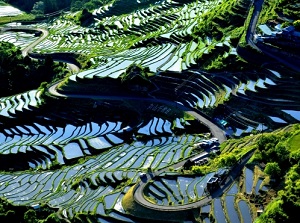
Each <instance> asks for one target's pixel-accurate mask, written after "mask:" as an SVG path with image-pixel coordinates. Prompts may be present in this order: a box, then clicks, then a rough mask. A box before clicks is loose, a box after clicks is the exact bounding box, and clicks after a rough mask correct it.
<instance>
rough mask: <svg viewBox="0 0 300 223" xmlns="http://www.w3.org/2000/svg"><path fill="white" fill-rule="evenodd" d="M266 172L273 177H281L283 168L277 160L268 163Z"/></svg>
mask: <svg viewBox="0 0 300 223" xmlns="http://www.w3.org/2000/svg"><path fill="white" fill-rule="evenodd" d="M264 172H265V173H266V174H268V175H270V176H271V177H279V176H280V173H281V169H280V167H279V165H278V163H277V162H272V163H267V165H266V167H265V170H264Z"/></svg>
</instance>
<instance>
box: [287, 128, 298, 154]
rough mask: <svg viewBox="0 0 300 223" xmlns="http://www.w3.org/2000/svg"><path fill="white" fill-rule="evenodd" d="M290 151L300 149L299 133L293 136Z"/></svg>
mask: <svg viewBox="0 0 300 223" xmlns="http://www.w3.org/2000/svg"><path fill="white" fill-rule="evenodd" d="M289 143H290V148H291V149H290V150H291V152H292V151H296V150H298V149H299V148H300V132H298V133H297V134H296V135H294V136H293V137H292V138H291V139H290V141H289Z"/></svg>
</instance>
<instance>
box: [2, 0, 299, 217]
mask: <svg viewBox="0 0 300 223" xmlns="http://www.w3.org/2000/svg"><path fill="white" fill-rule="evenodd" d="M270 4H271V3H270ZM251 7H253V6H252V1H250V0H238V1H233V0H232V1H231V0H230V1H222V0H206V1H204V0H197V1H194V0H162V1H130V3H128V1H125V0H118V1H114V2H110V3H109V4H107V5H104V6H102V7H100V8H98V9H94V10H93V11H90V12H87V11H86V10H85V11H83V12H75V13H71V12H66V13H63V14H61V15H60V16H59V17H57V18H54V19H48V20H47V21H44V22H40V23H36V24H31V25H28V24H27V25H25V24H23V25H21V24H15V23H10V24H7V25H6V26H5V27H4V29H1V31H0V40H1V41H6V42H10V43H13V44H15V45H16V46H19V47H20V48H21V49H22V50H24V49H26V48H31V44H32V43H34V42H36V41H37V40H38V39H40V37H39V33H35V35H33V34H28V33H27V32H26V30H31V31H32V30H47V31H48V32H45V33H49V35H48V36H47V37H46V38H45V39H44V40H43V41H41V42H39V43H38V44H37V45H36V46H34V47H33V49H30V53H29V56H34V57H35V58H39V59H42V58H43V55H44V54H47V55H50V56H53V55H55V56H56V57H54V56H53V58H54V59H56V60H58V61H59V62H61V63H67V64H68V67H69V69H70V71H71V73H72V74H71V75H70V76H68V77H65V79H64V80H59V81H58V82H57V81H56V82H51V83H47V84H45V83H44V84H42V85H41V87H40V88H39V89H32V90H30V91H27V92H23V93H20V94H16V95H11V96H8V97H3V98H1V99H0V161H1V162H0V170H1V171H2V172H1V174H0V197H1V198H3V199H5V200H6V201H8V202H9V203H10V204H12V205H14V206H18V207H21V209H20V210H19V209H16V215H15V216H20V219H17V221H18V222H20V221H22V219H23V216H25V215H26V216H27V215H28V213H29V212H30V211H31V209H39V210H40V212H36V216H35V218H36V222H37V220H45V221H46V222H47V221H49V222H50V221H51V220H53V219H51V218H54V220H55V221H57V222H145V220H144V219H143V217H142V214H141V213H145V214H146V215H147V214H148V216H147V217H145V218H146V219H148V221H149V222H151V220H149V216H151V214H153V213H156V212H155V211H154V212H151V211H153V210H152V209H151V208H149V207H148V208H147V207H146V208H145V207H140V208H141V209H136V210H137V211H138V210H141V211H140V214H139V215H134V213H128V209H126V210H125V209H124V207H123V206H124V203H123V202H124V200H126V199H123V198H124V197H125V198H128V197H127V196H129V195H130V194H131V193H133V192H132V191H133V189H134V188H135V187H134V186H135V185H138V183H139V182H141V181H143V180H145V184H146V186H145V190H144V191H143V194H142V196H143V197H144V198H145V199H146V200H147V201H148V202H149V203H151V204H152V205H154V206H155V207H156V208H157V209H159V208H162V207H163V208H168V207H184V206H185V205H193V204H194V203H195V202H201V201H203V203H204V202H205V201H208V199H210V200H209V201H208V202H206V203H205V204H203V205H202V206H201V207H196V208H195V207H193V211H194V212H191V213H192V214H191V213H190V212H189V216H188V217H187V218H186V219H188V220H190V221H193V222H212V221H217V222H252V221H254V219H256V218H257V215H256V212H255V210H256V209H257V208H258V207H257V204H259V205H262V206H264V207H265V206H266V205H267V203H268V202H270V197H269V196H271V195H272V192H273V190H270V185H269V182H268V180H269V178H268V176H267V175H266V174H263V170H262V169H263V165H262V163H260V162H263V161H262V160H259V157H260V156H261V157H262V156H266V157H267V158H268V159H269V157H270V156H269V153H268V152H261V153H262V154H260V153H259V149H261V150H263V149H262V148H263V147H262V146H261V147H260V145H259V144H258V145H257V144H254V143H257V142H259V140H261V138H263V137H261V135H263V134H266V133H265V132H270V131H272V130H273V129H276V128H279V127H284V126H287V125H288V124H293V123H298V122H299V120H300V100H299V99H300V98H299V72H298V71H297V70H293V69H291V67H288V66H286V65H284V64H281V63H279V62H278V61H274V60H273V59H274V58H273V59H272V58H269V57H268V56H267V54H266V55H263V56H262V55H261V54H260V53H258V52H255V53H254V52H253V49H252V50H250V49H248V48H247V47H244V46H243V44H239V43H240V42H243V43H244V42H245V40H244V39H243V38H244V37H245V31H246V28H247V26H248V25H249V18H250V17H251V15H252V14H251V13H252V12H253V8H251ZM85 13H87V14H88V16H89V18H88V20H89V21H88V22H86V23H85V22H84V18H85V17H84V16H85ZM248 13H249V15H248ZM82 21H83V22H82ZM14 26H17V27H18V28H21V29H19V30H18V29H16V30H14V31H12V30H11V27H14ZM7 28H9V29H10V30H9V31H8V29H7ZM256 31H257V32H258V29H257V30H256ZM36 43H37V42H36ZM238 52H239V53H241V54H243V59H242V58H241V57H240V56H239V54H238ZM245 52H246V53H245ZM70 55H72V56H73V57H72V58H71V60H70ZM245 55H246V56H245ZM57 58H58V59H57ZM74 58H76V59H78V61H77V62H76V63H74ZM72 63H73V64H72ZM77 65H80V69H81V70H80V71H79V72H77V71H78V69H79V67H77ZM74 67H75V68H74ZM41 75H43V74H41ZM46 85H47V86H46ZM295 128H296V127H295ZM295 131H296V130H295ZM258 133H261V135H259V134H258ZM216 134H217V135H216ZM251 134H254V136H253V137H252V138H246V139H244V140H241V141H234V140H232V141H227V142H225V143H224V144H222V145H221V149H220V148H219V147H218V146H219V144H218V143H219V142H218V140H217V139H211V138H214V137H218V136H221V137H222V138H221V137H219V141H220V142H222V141H223V139H224V138H225V136H224V135H226V136H227V137H228V138H239V137H241V136H245V135H251ZM288 134H290V133H288ZM288 134H287V135H288ZM280 137H281V138H282V139H285V138H284V137H286V135H280ZM295 137H296V136H295ZM209 139H211V140H214V142H215V143H214V145H215V147H214V149H211V148H210V147H209V148H202V147H201V146H199V145H203V144H208V142H209V143H211V141H209ZM272 142H273V141H272ZM295 142H296V143H295ZM276 143H277V141H276ZM294 144H297V141H294ZM209 145H210V146H211V144H209ZM275 146H277V144H276V145H275V144H274V147H275ZM294 147H296V146H295V145H294ZM257 148H259V149H258V150H256V149H257ZM276 148H277V147H276ZM267 149H270V148H269V147H267ZM295 150H297V149H295ZM254 151H256V153H255V155H254V156H253V157H252V159H250V163H251V165H249V164H248V165H246V167H243V166H242V167H243V170H242V173H241V177H238V178H237V179H236V181H235V182H234V183H233V185H227V186H226V188H225V189H226V190H225V189H224V190H225V193H224V194H223V195H222V196H218V197H211V198H209V197H208V191H207V189H206V185H207V181H208V180H209V179H210V178H211V177H212V176H213V175H215V174H216V173H217V171H218V169H219V168H220V167H221V166H224V164H228V163H229V161H228V160H229V158H228V157H230V156H231V157H230V158H232V156H234V158H235V159H234V160H235V161H238V159H240V160H241V159H242V158H243V157H245V156H247V155H249V154H250V155H251V154H252V152H254ZM280 151H281V150H280ZM203 153H205V156H207V162H208V163H207V164H208V165H206V164H204V165H203V166H201V167H195V165H194V168H191V169H190V170H183V169H182V168H181V167H182V166H183V165H185V163H186V162H187V161H188V160H189V159H191V160H193V159H195V157H197V156H202V155H203ZM209 153H211V154H209ZM214 153H215V154H214ZM220 153H221V155H220V156H219V155H218V154H220ZM270 154H271V152H270ZM250 155H249V158H250ZM224 157H225V158H224ZM291 159H292V158H291ZM227 161H228V162H227ZM245 162H246V161H245ZM268 162H269V160H268ZM196 164H199V162H198V163H196ZM233 164H235V163H233ZM282 167H283V166H281V168H282ZM210 168H211V169H210ZM197 170H198V172H197ZM207 170H210V171H209V172H208V171H207ZM185 171H186V172H185ZM193 171H194V172H193ZM195 173H196V174H195ZM156 174H157V175H156ZM143 176H146V177H145V178H143ZM227 187H228V188H227ZM128 194H129V195H128ZM132 199H133V198H132ZM129 200H130V199H129ZM130 201H132V200H130ZM262 201H263V202H265V203H263V202H262ZM1 202H2V201H1ZM134 202H136V201H132V203H134ZM129 203H130V202H129ZM134 204H135V203H134ZM22 208H24V209H22ZM129 209H130V208H129ZM154 210H155V208H154ZM148 211H149V212H148ZM4 212H5V211H4ZM45 212H46V214H45ZM7 213H8V210H6V212H5V213H4V214H6V215H5V216H6V220H7V219H8V218H9V214H7ZM26 213H27V214H26ZM39 213H40V214H39ZM52 213H54V214H52ZM165 214H166V213H165ZM1 216H2V215H1ZM159 217H160V216H159V215H157V216H156V217H155V219H159V220H161V221H163V222H164V221H167V220H168V221H171V222H172V221H173V222H178V221H180V219H176V215H174V216H173V218H168V217H164V218H159ZM16 218H18V217H16ZM153 218H154V217H153ZM47 219H48V220H47ZM150 219H151V218H150ZM12 222H13V221H12ZM15 222H16V221H15Z"/></svg>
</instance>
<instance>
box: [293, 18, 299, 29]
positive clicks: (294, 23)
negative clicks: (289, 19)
mask: <svg viewBox="0 0 300 223" xmlns="http://www.w3.org/2000/svg"><path fill="white" fill-rule="evenodd" d="M293 26H295V29H296V30H297V31H300V19H298V20H296V21H294V22H293Z"/></svg>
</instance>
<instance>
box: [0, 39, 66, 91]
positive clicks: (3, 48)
mask: <svg viewBox="0 0 300 223" xmlns="http://www.w3.org/2000/svg"><path fill="white" fill-rule="evenodd" d="M63 66H64V65H63V64H62V63H54V62H53V60H52V58H51V57H47V58H46V59H45V60H44V61H34V60H31V59H30V58H29V57H25V58H23V56H22V52H21V51H20V49H19V48H18V47H16V46H14V45H13V44H11V43H7V42H0V96H9V95H13V94H17V93H20V92H24V91H27V90H31V89H37V88H38V87H39V86H40V84H41V83H42V82H44V81H46V82H50V81H51V80H52V79H53V78H61V77H63V76H64V75H65V74H66V72H67V71H66V70H65V69H64V67H63Z"/></svg>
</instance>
